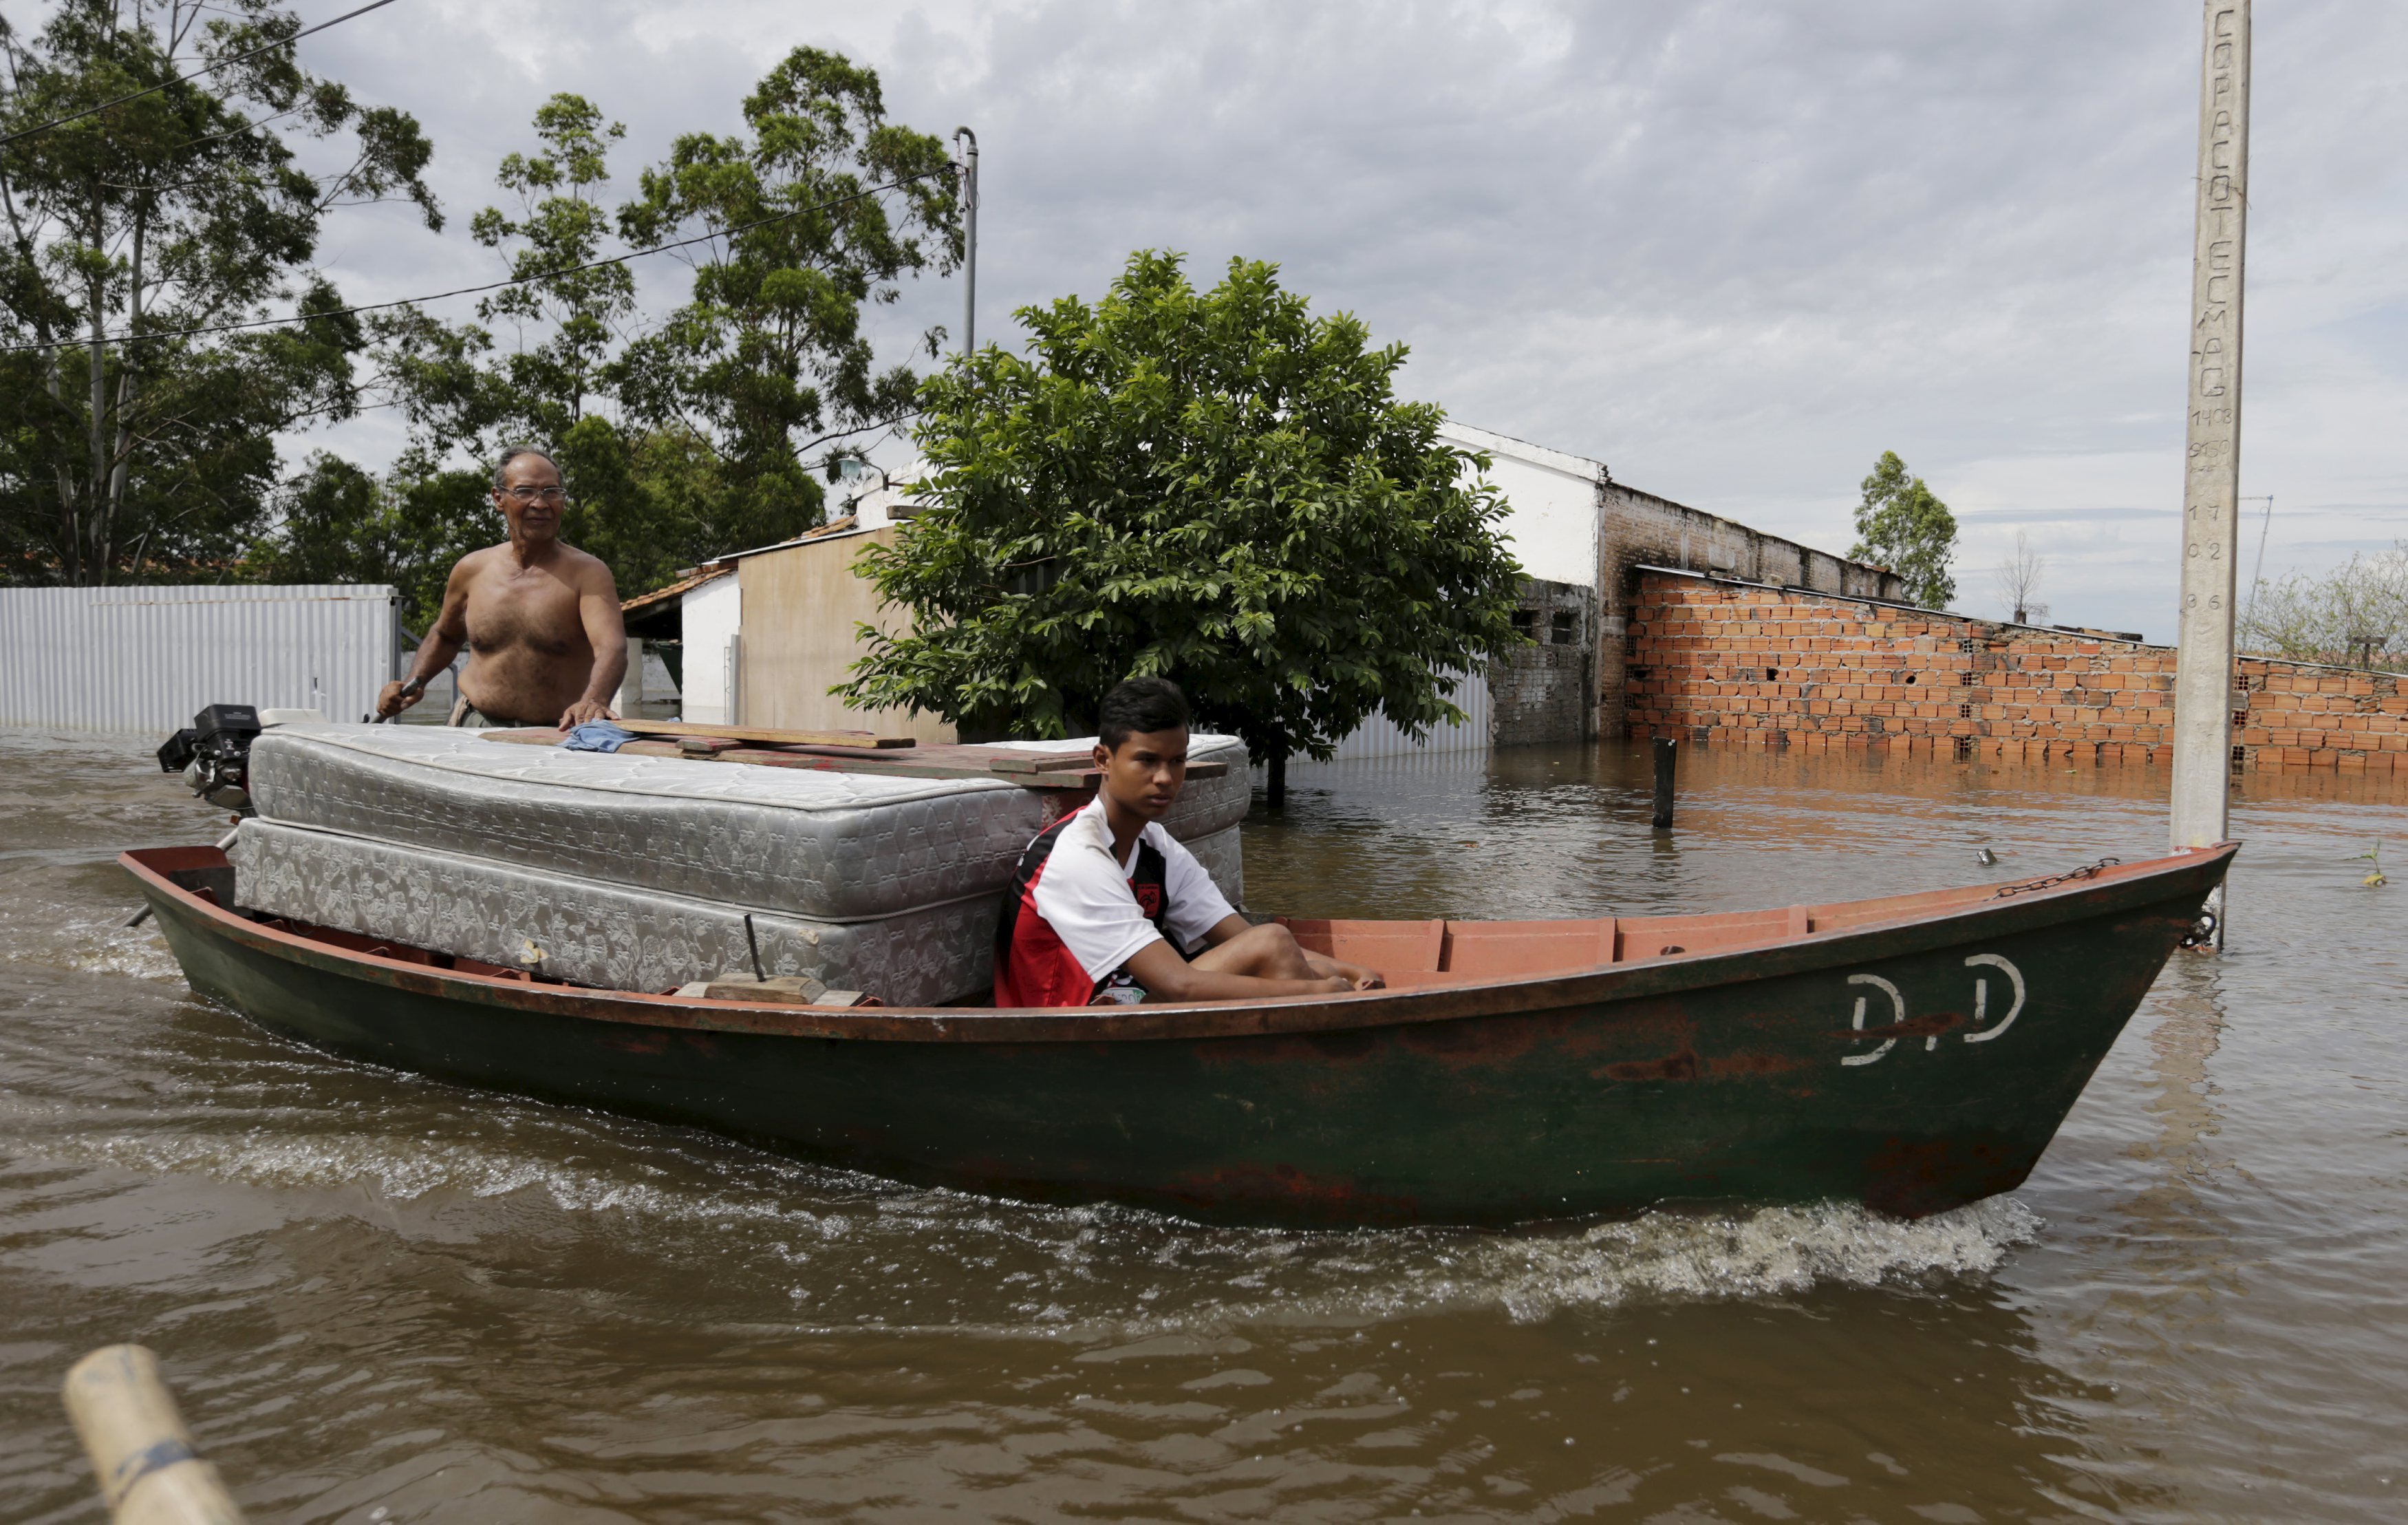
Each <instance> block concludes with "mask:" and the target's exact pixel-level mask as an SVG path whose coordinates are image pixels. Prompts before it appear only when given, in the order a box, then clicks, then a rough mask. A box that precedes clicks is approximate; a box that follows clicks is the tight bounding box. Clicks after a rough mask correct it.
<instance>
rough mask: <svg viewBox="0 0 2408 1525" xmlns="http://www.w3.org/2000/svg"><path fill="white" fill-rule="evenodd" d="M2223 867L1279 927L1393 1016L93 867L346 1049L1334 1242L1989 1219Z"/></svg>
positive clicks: (169, 869) (206, 965) (268, 1004)
mask: <svg viewBox="0 0 2408 1525" xmlns="http://www.w3.org/2000/svg"><path fill="white" fill-rule="evenodd" d="M2235 850H2236V844H2233V843H2225V844H2223V845H2220V846H2217V847H2214V848H2209V849H2202V850H2200V851H2197V852H2190V853H2180V854H2175V855H2173V856H2168V857H2162V858H2157V859H2153V860H2150V861H2147V862H2143V863H2134V864H2128V865H2121V866H2107V867H2103V868H2099V869H2095V870H2078V871H2077V872H2075V873H2073V874H2070V875H2059V876H2057V877H2056V878H2053V879H2048V880H2040V881H2033V882H2030V883H2028V884H2024V885H1987V886H1982V887H1978V888H1971V889H1957V890H1940V891H1933V892H1930V893H1928V894H1922V895H1912V896H1903V897H1898V898H1893V899H1876V900H1858V901H1853V902H1849V903H1845V904H1837V905H1803V906H1789V907H1785V908H1783V909H1780V910H1773V911H1765V912H1748V913H1737V914H1727V915H1708V916H1653V917H1642V918H1632V919H1624V920H1613V919H1607V920H1592V921H1546V922H1466V921H1444V922H1440V921H1433V922H1419V923H1412V922H1328V921H1292V922H1290V923H1289V925H1290V926H1291V927H1292V928H1294V929H1295V931H1296V932H1297V936H1298V938H1299V939H1300V940H1301V941H1303V942H1305V943H1306V945H1308V946H1311V947H1314V948H1317V949H1319V950H1321V951H1324V952H1328V953H1332V954H1336V955H1338V956H1340V957H1348V958H1352V959H1355V960H1356V961H1359V962H1363V963H1367V964H1369V965H1372V966H1373V967H1376V968H1379V969H1381V970H1383V971H1385V972H1386V973H1387V975H1388V980H1389V985H1390V986H1391V988H1389V989H1386V990H1380V991H1365V992H1360V993H1355V994H1349V995H1345V996H1338V997H1302V998H1296V999H1292V1000H1275V1001H1264V1002H1256V1003H1246V1002H1202V1003H1193V1004H1185V1005H1168V1004H1166V1005H1141V1006H1124V1007H1108V1008H1091V1009H1086V1010H1067V1011H1066V1010H1058V1009H1057V1010H1019V1011H1012V1010H994V1009H989V1008H974V1007H946V1008H937V1009H929V1010H904V1009H888V1008H852V1009H842V1010H839V1009H834V1008H827V1007H815V1006H803V1005H778V1004H764V1003H761V1002H758V1001H731V1000H695V999H686V998H680V997H677V996H674V995H650V994H643V993H638V992H629V991H613V990H598V989H592V988H587V987H582V986H577V985H566V984H563V983H560V982H557V981H551V980H546V979H543V978H541V977H530V976H528V975H526V974H525V973H523V972H522V971H508V970H501V969H496V968H495V967H493V966H490V965H480V964H475V963H473V962H472V961H470V960H466V959H458V958H453V957H450V956H447V955H445V954H442V953H440V952H430V951H428V950H423V949H417V948H407V947H399V946H394V945H392V944H389V943H382V942H376V941H374V940H372V939H368V938H364V937H360V936H357V935H355V934H352V933H348V932H341V931H336V930H332V929H329V928H315V927H308V926H302V925H296V924H293V923H289V922H283V921H263V920H260V919H257V918H256V917H254V916H251V915H248V914H243V913H241V912H238V911H236V910H234V909H231V901H232V899H233V871H232V870H231V869H230V868H229V867H228V866H227V864H226V861H225V858H224V856H223V855H222V854H221V853H219V852H217V851H216V850H215V849H211V848H160V849H152V850H148V851H141V852H133V853H127V854H125V855H124V856H123V857H122V859H121V860H120V861H121V862H122V863H123V865H124V866H125V868H126V869H127V870H128V871H130V872H131V873H132V874H133V875H134V877H135V878H136V881H138V882H139V884H140V885H141V888H142V892H143V894H144V895H145V897H147V899H149V901H150V906H151V908H152V910H153V911H154V912H155V914H157V915H158V917H159V922H160V926H161V928H162V929H163V930H164V931H165V934H166V937H167V942H168V944H169V946H171V947H172V948H173V949H174V950H175V954H176V957H177V958H178V959H179V961H180V962H181V963H182V965H183V968H184V973H185V976H186V977H187V978H188V979H189V980H190V981H191V982H192V985H193V989H194V990H196V991H198V992H200V993H201V994H202V995H204V996H208V997H211V998H213V999H215V1000H222V1001H224V1002H225V1003H227V1004H228V1005H230V1006H233V1007H235V1008H236V1010H239V1011H241V1012H244V1013H247V1014H250V1015H251V1017H252V1018H254V1019H255V1020H257V1021H259V1022H260V1023H262V1024H264V1025H265V1026H266V1027H268V1028H270V1029H274V1030H276V1031H278V1032H280V1033H285V1034H289V1035H291V1036H293V1037H294V1038H297V1039H299V1040H301V1041H302V1042H304V1043H311V1044H315V1045H317V1046H319V1047H322V1048H324V1049H328V1050H331V1051H333V1052H335V1053H337V1054H343V1055H349V1056H351V1057H358V1058H362V1059H368V1060H373V1061H375V1062H377V1063H380V1064H385V1065H391V1066H394V1067H397V1068H401V1069H407V1070H412V1071H420V1072H427V1073H430V1074H438V1075H445V1076H450V1077H452V1078H454V1079H458V1080H462V1081H466V1082H468V1083H470V1084H474V1085H479V1086H492V1087H495V1088H498V1089H502V1090H508V1091H512V1092H519V1093H523V1094H527V1095H533V1096H541V1097H550V1098H557V1099H560V1100H563V1101H574V1102H581V1103H585V1104H589V1105H593V1106H596V1107H602V1108H607V1109H609V1110H612V1111H618V1112H625V1113H632V1114H638V1115H646V1116H652V1117H658V1118H663V1119H667V1120H673V1121H677V1122H681V1123H689V1124H695V1125H699V1126H701V1127H704V1128H708V1129H716V1130H719V1131H722V1132H725V1133H728V1134H731V1135H735V1136H738V1137H741V1138H746V1139H751V1140H754V1141H759V1142H762V1143H766V1144H771V1145H773V1146H776V1147H780V1148H783V1149H786V1150H789V1151H792V1152H796V1153H798V1154H801V1155H804V1156H806V1157H808V1158H815V1159H822V1160H827V1161H830V1162H834V1163H839V1164H843V1165H847V1166H851V1167H854V1168H857V1169H860V1170H864V1171H868V1172H872V1173H878V1174H882V1175H886V1176H891V1177H895V1178H898V1179H902V1180H909V1181H916V1182H923V1183H929V1184H936V1185H943V1186H949V1187H962V1188H967V1189H969V1190H975V1191H984V1192H995V1193H1000V1194H1005V1195H1009V1196H1015V1197H1026V1198H1039V1199H1048V1200H1054V1201H1065V1200H1067V1201H1121V1202H1130V1203H1137V1204H1141V1205H1145V1206H1149V1207H1154V1208H1159V1209H1162V1210H1165V1211H1168V1212H1170V1213H1175V1214H1179V1215H1182V1216H1190V1217H1196V1218H1201V1219H1206V1220H1212V1221H1226V1222H1251V1223H1286V1224H1322V1225H1348V1224H1374V1223H1382V1224H1384V1223H1422V1222H1436V1223H1464V1224H1504V1223H1513V1222H1522V1221H1527V1220H1533V1219H1542V1218H1559V1217H1570V1216H1586V1215H1593V1214H1629V1213H1635V1212H1638V1211H1640V1210H1641V1209H1643V1208H1647V1207H1649V1206H1652V1205H1656V1204H1658V1203H1665V1202H1673V1201H1756V1202H1762V1201H1819V1200H1826V1199H1835V1198H1836V1199H1842V1200H1850V1201H1861V1202H1865V1203H1868V1204H1870V1205H1871V1206H1873V1207H1875V1208H1879V1209H1882V1210H1885V1211H1887V1212H1890V1213H1894V1214H1899V1215H1902V1216H1921V1215H1924V1214H1928V1213H1933V1212H1937V1211H1940V1210H1942V1209H1944V1208H1950V1207H1955V1206H1957V1205H1959V1204H1960V1203H1964V1202H1970V1201H1974V1200H1976V1199H1977V1198H1981V1197H1985V1196H1989V1195H1991V1194H1992V1193H1994V1192H2000V1191H2005V1190H2008V1189H2010V1188H2012V1187H2014V1186H2016V1185H2018V1184H2019V1183H2021V1182H2022V1181H2023V1179H2024V1177H2025V1176H2026V1175H2027V1174H2028V1173H2029V1172H2030V1171H2031V1168H2032V1166H2033V1164H2034V1163H2035V1162H2036V1161H2037V1160H2038V1159H2039V1158H2040V1155H2041V1151H2042V1149H2044V1148H2046V1147H2047V1145H2048V1142H2049V1139H2050V1138H2051V1137H2052V1136H2053V1135H2054V1134H2055V1133H2056V1131H2057V1125H2058V1124H2059V1123H2060V1122H2061V1121H2063V1119H2064V1117H2065V1115H2066V1113H2067V1111H2068V1110H2069V1109H2071V1107H2072V1105H2073V1102H2074V1099H2075V1098H2076V1097H2078V1096H2079V1095H2081V1093H2082V1087H2083V1086H2084V1085H2085V1084H2086V1083H2087V1082H2088V1080H2089V1078H2090V1074H2091V1072H2093V1071H2094V1070H2095V1069H2097V1068H2098V1065H2099V1062H2100V1059H2101V1058H2102V1057H2104V1056H2105V1055H2106V1053H2107V1050H2108V1047H2109V1045H2110V1044H2112V1043H2114V1041H2115V1036H2116V1034H2117V1033H2118V1032H2120V1031H2121V1030H2122V1029H2123V1027H2124V1024H2125V1022H2126V1021H2127V1020H2128V1018H2129V1017H2130V1016H2131V1014H2132V1012H2133V1010H2134V1009H2135V1008H2136V1007H2137V1006H2138V1005H2139V1004H2140V1001H2141V998H2142V996H2143V993H2144V992H2145V991H2146V990H2147V989H2148V987H2149V985H2150V983H2151V982H2152V981H2153V980H2155V979H2156V978H2157V972H2158V971H2159V970H2160V969H2162V968H2163V967H2164V965H2165V963H2166V961H2167V959H2168V958H2169V957H2171V956H2172V954H2173V953H2174V951H2175V949H2176V948H2177V947H2178V946H2179V945H2180V944H2181V943H2182V942H2183V940H2184V938H2185V936H2186V934H2187V933H2188V932H2189V931H2190V930H2191V928H2192V927H2193V925H2194V922H2195V920H2196V918H2197V917H2198V915H2199V913H2200V903H2201V901H2202V900H2203V899H2205V898H2206V896H2207V894H2208V892H2209V891H2210V890H2211V889H2212V888H2214V886H2215V885H2218V884H2219V883H2221V882H2222V880H2223V878H2224V875H2225V871H2226V869H2227V868H2228V866H2229V864H2230V862H2231V858H2232V855H2233V853H2234V851H2235Z"/></svg>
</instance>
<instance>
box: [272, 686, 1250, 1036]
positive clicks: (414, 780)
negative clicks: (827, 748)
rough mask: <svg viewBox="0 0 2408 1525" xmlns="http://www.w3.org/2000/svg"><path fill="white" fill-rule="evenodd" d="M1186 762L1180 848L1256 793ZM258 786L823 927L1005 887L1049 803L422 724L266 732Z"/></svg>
mask: <svg viewBox="0 0 2408 1525" xmlns="http://www.w3.org/2000/svg"><path fill="white" fill-rule="evenodd" d="M1076 745H1077V743H1075V742H1065V743H1061V746H1062V747H1063V748H1064V749H1069V748H1074V747H1075V746H1076ZM1194 755H1195V756H1196V757H1197V760H1199V761H1201V760H1208V759H1209V760H1213V761H1223V760H1226V761H1227V762H1228V763H1229V764H1230V765H1231V766H1230V769H1229V771H1228V773H1227V774H1226V775H1225V776H1224V777H1221V778H1217V779H1198V780H1197V781H1196V782H1195V783H1194V784H1190V785H1189V787H1188V789H1187V790H1186V791H1185V793H1184V794H1183V796H1182V797H1181V798H1180V801H1179V803H1178V805H1176V806H1175V807H1173V809H1172V810H1171V812H1170V813H1169V815H1168V816H1167V817H1166V818H1165V820H1164V822H1163V824H1164V826H1165V827H1168V829H1169V830H1170V833H1171V834H1172V835H1173V836H1174V837H1177V838H1178V839H1180V840H1181V841H1183V842H1191V843H1192V842H1196V841H1197V840H1198V839H1200V838H1204V837H1208V836H1212V835H1215V834H1218V833H1220V832H1224V831H1227V830H1229V828H1231V827H1235V826H1236V825H1237V823H1238V822H1239V821H1240V819H1242V818H1243V817H1244V815H1245V813H1246V805H1247V799H1248V795H1249V790H1250V784H1249V781H1248V777H1247V774H1246V770H1245V763H1246V755H1245V750H1244V746H1243V744H1242V743H1240V742H1239V741H1237V740H1236V739H1234V738H1227V737H1198V738H1197V741H1196V747H1195V753H1194ZM251 798H252V800H253V802H254V803H255V804H256V806H257V807H258V810H259V813H260V815H261V816H262V817H263V818H264V819H265V820H268V821H273V822H278V823H281V824H284V825H288V826H295V827H310V828H314V829H316V830H319V831H325V832H337V833H341V834H343V835H346V836H351V837H357V838H364V839H367V840H369V841H372V842H384V843H389V844H393V845H395V846H401V847H410V848H421V849H426V850H430V851H433V852H437V853H444V854H450V855H453V856H459V857H465V858H480V859H486V860H489V861H494V862H497V863H502V864H507V865H509V866H510V867H511V868H513V869H516V870H521V871H523V872H524V873H527V874H530V875H535V876H539V877H542V878H544V879H546V880H547V881H566V882H570V883H581V884H586V885H597V886H598V885H624V886H627V887H631V888H635V889H639V890H645V891H652V892H660V893H664V894H668V895H673V896H681V897H686V898H689V899H696V900H706V901H717V902H721V903H723V904H728V905H738V906H744V907H749V908H752V909H754V910H758V911H768V912H777V913H781V914H786V915H789V916H793V917H800V918H803V919H805V920H813V921H824V922H850V921H859V920H865V919H871V918H877V917H883V916H892V915H895V914H899V913H902V912H906V911H910V910H913V909H915V908H919V907H924V906H930V905H936V904H940V903H943V902H948V901H953V900H958V899H964V898H966V897H969V896H973V895H980V894H990V893H993V892H995V891H999V890H1000V889H1002V887H1003V886H1004V885H1006V884H1008V883H1010V881H1011V870H1012V866H1013V864H1014V863H1015V862H1016V861H1017V860H1018V857H1019V855H1020V852H1021V849H1022V848H1024V847H1025V846H1026V845H1027V843H1028V840H1029V839H1030V838H1031V837H1033V836H1035V835H1036V834H1037V832H1038V831H1039V829H1040V828H1041V827H1042V826H1043V825H1044V822H1045V819H1046V816H1047V813H1048V806H1047V798H1048V797H1047V796H1045V795H1043V794H1040V793H1039V792H1037V791H1033V790H1029V789H1024V788H1022V787H1020V786H1019V785H1017V784H1011V783H1007V782H1005V781H1003V780H1001V779H994V780H988V779H975V778H973V779H915V778H896V777H889V776H884V775H879V774H864V773H835V772H820V771H816V770H803V769H787V768H769V767H758V766H752V765H747V764H740V763H702V762H690V761H687V760H686V759H684V758H680V757H638V756H624V755H609V754H601V753H587V752H569V751H566V750H565V749H562V748H557V747H533V746H523V745H513V744H509V743H504V742H495V741H485V740H482V739H481V738H480V735H479V734H478V733H477V732H474V731H468V730H451V729H444V728H439V727H429V726H322V725H303V726H290V727H277V728H276V729H274V730H271V731H268V732H266V733H265V734H264V735H262V736H261V737H260V738H259V739H258V741H255V742H253V743H252V746H251ZM1235 840H1236V839H1235V836H1234V833H1233V834H1232V835H1231V837H1230V839H1229V842H1230V844H1231V845H1230V846H1229V848H1228V852H1229V854H1230V855H1232V856H1233V855H1234V842H1235ZM380 935H386V936H399V935H401V934H400V933H398V932H386V933H381V934H380ZM454 951H460V952H466V951H467V950H466V949H459V950H454ZM477 957H483V956H482V955H478V956H477ZM712 972H716V971H712ZM813 972H816V971H813ZM890 999H892V998H890Z"/></svg>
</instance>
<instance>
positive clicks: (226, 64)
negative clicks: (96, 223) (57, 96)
mask: <svg viewBox="0 0 2408 1525" xmlns="http://www.w3.org/2000/svg"><path fill="white" fill-rule="evenodd" d="M392 4H393V0H369V3H368V4H367V5H365V6H362V7H360V8H359V9H357V10H347V11H345V12H343V14H341V15H340V16H337V17H336V18H335V19H334V20H333V21H331V22H319V23H318V24H317V25H315V26H305V27H303V28H302V29H301V30H300V31H298V32H295V33H294V34H293V35H292V36H289V37H279V38H278V39H277V40H276V41H274V42H271V43H267V44H265V45H264V46H262V47H258V48H253V49H251V50H250V51H249V52H246V53H236V54H235V55H234V56H233V57H232V58H221V59H219V60H218V61H217V62H216V63H214V64H211V65H208V67H206V68H198V69H194V70H193V72H192V73H190V74H179V75H178V76H176V78H174V79H163V80H161V81H160V82H159V83H157V84H155V85H152V86H150V88H149V89H147V90H137V91H136V92H134V93H133V94H130V95H120V96H118V97H117V98H116V99H115V100H112V101H103V102H101V103H100V104H99V105H98V106H88V107H86V108H83V109H82V110H80V111H78V112H76V113H74V114H73V115H71V116H64V117H53V118H51V119H50V121H48V122H36V123H35V124H34V125H33V126H31V127H20V128H18V129H17V130H16V131H15V132H13V133H9V134H7V136H5V137H0V149H5V148H7V146H8V145H9V144H11V143H14V142H17V141H19V140H21V139H22V138H27V137H33V136H34V135H36V133H46V132H49V131H50V129H51V128H53V127H64V126H65V125H66V124H67V123H68V122H81V121H82V120H83V119H84V118H86V117H93V116H98V115H99V114H100V113H101V112H103V111H107V110H109V109H110V108H114V107H120V106H123V105H124V104H125V103H126V102H128V101H138V100H140V99H141V98H142V97H143V96H145V95H156V94H159V92H161V91H163V90H165V89H167V88H168V87H169V86H171V85H180V84H182V83H184V82H185V81H186V80H188V79H199V78H200V77H201V76H202V75H205V74H215V73H216V72H217V71H218V70H220V69H223V68H230V67H232V66H233V65H236V64H242V63H247V62H249V61H250V60H251V59H254V58H257V57H258V56H259V55H260V54H262V53H272V52H274V51H276V50H277V49H279V48H290V47H292V46H293V45H294V43H296V42H299V41H300V40H301V39H302V38H303V37H306V36H309V34H311V33H312V32H323V31H324V30H326V28H328V27H330V26H340V25H342V24H343V23H344V22H348V21H350V20H351V19H352V18H353V17H357V16H365V15H366V14H367V13H368V12H369V11H372V10H382V9H383V8H384V7H387V6H389V5H392Z"/></svg>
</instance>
